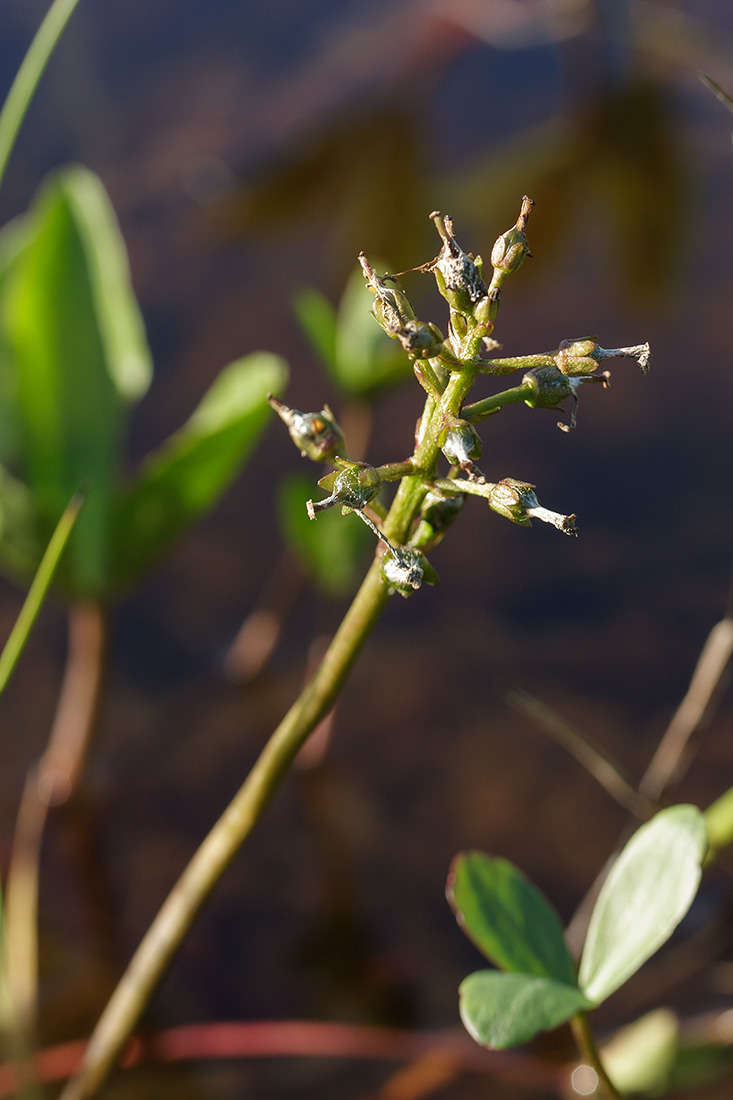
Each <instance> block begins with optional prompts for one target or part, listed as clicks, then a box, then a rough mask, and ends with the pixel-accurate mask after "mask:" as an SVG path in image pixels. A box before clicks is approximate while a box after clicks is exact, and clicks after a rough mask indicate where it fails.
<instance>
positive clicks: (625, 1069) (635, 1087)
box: [601, 1008, 680, 1096]
mask: <svg viewBox="0 0 733 1100" xmlns="http://www.w3.org/2000/svg"><path fill="white" fill-rule="evenodd" d="M679 1036H680V1027H679V1020H678V1019H677V1017H676V1016H675V1014H674V1012H672V1011H671V1010H670V1009H668V1008H657V1009H655V1010H654V1011H653V1012H648V1013H647V1014H646V1016H642V1017H641V1019H639V1020H635V1021H634V1023H633V1024H629V1025H628V1027H624V1028H622V1029H621V1031H619V1032H617V1033H616V1034H615V1035H614V1037H613V1038H612V1039H611V1040H610V1042H608V1043H606V1045H605V1046H604V1047H603V1049H602V1051H601V1061H602V1062H603V1068H604V1069H605V1070H606V1073H607V1074H608V1076H609V1077H610V1078H611V1080H612V1081H613V1083H614V1085H615V1086H616V1088H617V1089H618V1091H619V1092H620V1093H623V1094H624V1095H626V1093H645V1094H646V1095H650V1096H659V1095H660V1094H661V1093H663V1092H666V1090H667V1085H668V1082H669V1078H670V1074H671V1073H672V1068H673V1066H674V1064H675V1062H676V1060H677V1054H678V1050H679Z"/></svg>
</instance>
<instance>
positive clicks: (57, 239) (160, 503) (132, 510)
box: [0, 0, 286, 1032]
mask: <svg viewBox="0 0 733 1100" xmlns="http://www.w3.org/2000/svg"><path fill="white" fill-rule="evenodd" d="M75 4H76V0H56V2H55V3H54V4H53V5H52V6H51V8H50V10H49V13H48V15H47V17H46V20H45V21H44V23H43V24H42V26H41V28H40V30H39V32H38V34H37V36H36V38H35V40H34V42H33V44H32V45H31V47H30V49H29V51H28V54H27V57H26V60H25V61H24V63H23V65H22V66H21V69H20V71H19V73H18V76H17V78H16V80H15V82H14V84H13V86H12V88H11V91H10V93H9V95H8V99H7V101H6V103H5V105H4V107H3V109H2V111H1V112H0V178H1V176H2V173H3V171H4V168H5V164H6V163H7V158H8V156H9V154H10V151H11V149H12V145H13V141H14V139H15V136H16V135H17V132H18V129H19V127H20V124H21V122H22V119H23V117H24V115H25V112H26V110H27V107H28V104H29V102H30V99H31V97H32V94H33V91H34V90H35V87H36V86H37V84H38V82H39V80H40V78H41V75H42V73H43V69H44V67H45V65H46V63H47V61H48V59H49V57H50V54H51V52H52V50H53V47H54V45H55V43H56V41H57V40H58V37H59V35H60V34H61V31H62V30H63V27H64V26H65V24H66V21H67V20H68V18H69V16H70V15H71V13H72V11H73V9H74V7H75ZM151 376H152V360H151V355H150V350H149V348H148V345H147V341H146V338H145V332H144V326H143V321H142V317H141V314H140V310H139V307H138V305H137V302H136V299H135V296H134V293H133V290H132V287H131V284H130V278H129V270H128V261H127V255H126V251H125V246H124V242H123V239H122V236H121V234H120V230H119V226H118V224H117V220H116V218H115V215H114V213H113V210H112V207H111V204H110V202H109V199H108V197H107V195H106V192H105V190H104V187H103V185H102V183H101V181H100V180H99V179H98V178H97V177H96V176H95V175H94V174H93V173H92V172H90V171H88V170H87V169H85V168H82V167H70V168H65V169H62V170H59V171H57V172H55V173H54V174H53V175H52V176H50V177H49V178H48V179H47V180H46V181H45V183H44V184H43V186H42V187H41V188H40V190H39V193H38V195H37V196H36V198H35V200H34V202H33V205H32V206H31V209H30V210H29V212H28V213H27V214H24V215H23V216H21V217H19V218H16V219H15V220H14V221H13V222H11V223H10V224H8V225H7V226H5V227H4V228H3V229H2V231H0V569H1V570H2V571H3V572H4V573H5V574H6V575H7V576H9V577H11V578H12V579H13V580H14V581H16V582H19V583H20V584H23V585H25V584H31V582H33V578H34V576H35V577H36V580H35V582H33V585H32V587H31V594H30V597H29V602H27V603H26V605H25V608H24V612H23V613H22V615H21V622H20V624H19V627H18V629H17V630H16V632H14V634H13V635H12V636H11V639H10V645H9V648H6V650H5V653H4V654H3V658H2V661H3V662H4V665H6V666H7V669H6V672H7V673H8V674H9V671H10V669H11V668H12V667H13V666H14V664H15V662H16V660H17V657H18V655H19V652H20V648H19V646H20V643H22V641H23V640H24V638H25V637H26V636H27V632H28V629H29V628H30V625H31V620H32V618H34V617H35V615H36V614H37V612H38V607H39V601H40V599H41V598H42V596H43V595H44V594H45V592H46V590H47V588H48V585H49V583H50V580H51V573H52V572H53V571H54V570H55V578H54V583H55V586H56V588H57V591H58V592H59V594H60V595H61V596H62V598H64V599H65V601H66V602H67V603H68V605H69V652H68V657H67V666H66V671H65V677H64V683H63V687H62V691H61V694H60V697H59V704H58V708H57V713H56V718H55V720H54V723H53V727H52V730H51V734H50V737H49V742H48V746H47V748H46V751H45V753H44V754H43V757H42V758H41V760H40V761H39V763H38V765H37V766H36V767H35V768H33V769H32V770H31V773H30V774H29V776H28V780H27V782H26V786H25V790H24V793H23V798H22V802H21V807H20V811H19V816H18V826H17V830H16V836H15V841H14V846H13V853H12V857H11V864H10V870H9V872H8V878H7V884H6V923H5V935H4V973H5V974H6V976H7V989H8V1004H9V1006H10V1008H9V1011H10V1012H11V1014H12V1018H13V1024H14V1026H15V1027H16V1028H17V1029H19V1030H20V1031H25V1032H28V1031H29V1030H30V1028H31V1027H32V1024H33V1019H34V1015H35V1001H36V987H37V944H36V905H37V893H38V888H37V872H38V862H39V858H40V846H41V840H42V834H43V829H44V823H45V820H46V816H47V811H48V807H49V806H51V805H54V804H58V803H61V802H66V801H68V800H69V799H70V798H71V796H72V794H73V793H74V790H75V787H76V784H77V782H78V780H79V777H80V775H81V772H82V769H83V765H84V760H85V757H86V755H87V752H88V749H89V744H90V741H91V737H92V733H93V728H94V718H95V713H96V709H97V701H98V696H99V691H100V686H101V679H102V666H103V655H104V641H105V634H106V619H107V614H108V611H109V608H110V607H111V605H112V604H113V603H114V602H115V600H116V599H117V598H118V597H119V596H120V595H121V594H122V593H123V592H124V591H125V590H126V589H127V588H128V587H129V586H130V585H132V584H134V583H136V582H137V581H139V579H140V578H141V576H142V575H143V573H144V572H145V570H147V569H148V568H149V567H150V566H151V565H152V564H153V563H154V562H156V561H157V560H158V559H159V558H160V557H161V556H162V555H163V554H164V553H165V552H166V550H167V549H168V548H169V547H170V545H171V544H172V542H173V541H174V540H175V539H176V538H177V537H178V536H179V535H180V534H182V533H183V532H184V531H185V530H186V528H187V527H188V526H189V525H190V524H191V523H192V522H193V521H195V520H196V519H198V518H199V517H200V516H202V515H203V514H204V513H205V512H207V511H208V510H209V509H210V508H211V507H212V506H213V505H214V504H215V503H216V501H217V500H218V498H219V497H220V495H221V494H222V492H223V491H224V490H225V489H226V487H227V485H228V484H229V483H230V482H231V481H232V479H233V478H234V477H235V475H236V474H237V473H238V472H239V470H240V469H241V467H242V464H243V462H244V461H245V460H246V458H247V456H248V454H249V453H250V451H251V449H252V447H253V446H254V445H255V443H256V441H257V439H258V437H259V435H260V433H261V431H262V428H263V427H264V424H265V422H266V420H267V419H268V417H269V416H270V412H269V409H268V405H267V401H266V396H267V394H268V393H271V392H279V391H280V390H281V389H282V387H283V385H284V382H285V376H286V367H285V363H284V361H283V360H282V359H280V358H279V357H277V356H274V355H272V354H270V353H266V352H261V353H255V354H253V355H249V356H247V357H245V358H243V359H240V360H238V361H236V362H234V363H232V364H230V365H229V366H228V367H226V368H225V369H224V370H222V371H221V373H220V374H219V375H218V377H217V378H216V379H215V380H214V382H213V383H212V385H211V387H210V388H209V390H208V392H207V393H206V394H205V395H204V397H203V398H202V400H201V402H200V404H199V406H198V407H197V408H196V410H195V411H194V412H193V414H192V415H191V417H190V418H189V420H188V421H187V422H186V423H185V424H184V425H183V426H182V427H181V428H180V429H179V430H178V431H177V432H175V433H174V434H173V435H172V436H171V437H170V438H169V439H168V440H166V441H165V442H164V443H163V444H162V445H161V446H160V447H159V448H158V450H157V451H155V452H154V453H153V454H152V455H150V456H149V457H148V458H147V459H145V460H144V461H143V462H142V463H141V464H140V466H139V467H138V469H137V470H135V471H134V472H133V474H132V476H131V477H129V478H126V477H125V476H124V473H123V467H124V446H125V436H126V428H127V418H128V414H129V410H130V408H131V407H132V406H133V405H134V404H135V403H136V402H137V401H138V400H139V399H140V398H141V397H142V396H143V395H144V394H145V392H146V390H147V388H148V386H149V384H150V380H151ZM82 484H83V485H85V486H86V490H85V491H87V492H88V499H87V500H86V503H85V507H84V508H83V510H82V511H81V513H80V514H79V516H78V519H77V518H76V513H77V512H78V508H77V507H76V505H74V508H73V513H74V517H73V518H74V519H75V520H76V522H75V523H74V524H73V530H71V526H72V525H71V523H70V521H69V519H68V516H69V513H65V510H66V509H67V505H68V503H69V500H70V499H71V498H72V497H74V495H75V494H76V493H77V492H78V490H79V487H80V485H82ZM64 514H66V515H67V519H66V520H61V521H60V517H62V515H64ZM59 523H61V535H59V534H58V532H57V534H56V536H54V535H53V532H54V530H55V529H57V525H58V524H59ZM62 536H63V537H62ZM61 542H63V544H64V545H63V546H62V545H61ZM47 547H48V548H49V549H48V550H47ZM62 550H63V553H61V551H62ZM49 555H50V557H49ZM49 562H50V563H51V565H52V567H53V568H51V567H50V565H49Z"/></svg>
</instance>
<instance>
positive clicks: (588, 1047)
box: [570, 1012, 621, 1100]
mask: <svg viewBox="0 0 733 1100" xmlns="http://www.w3.org/2000/svg"><path fill="white" fill-rule="evenodd" d="M570 1026H571V1028H572V1032H573V1038H574V1039H575V1043H576V1046H577V1048H578V1051H579V1053H580V1056H581V1058H583V1059H584V1060H585V1061H586V1062H587V1063H588V1065H590V1066H591V1067H592V1068H593V1069H594V1070H595V1073H596V1076H597V1077H598V1082H599V1084H600V1085H601V1087H602V1089H603V1091H604V1092H605V1094H606V1096H607V1097H608V1098H609V1100H621V1095H620V1093H619V1092H618V1091H617V1089H616V1087H615V1085H614V1084H613V1081H612V1080H611V1078H610V1077H609V1076H608V1074H607V1073H606V1071H605V1069H604V1068H603V1063H602V1062H601V1056H600V1054H599V1053H598V1047H597V1045H596V1040H595V1036H594V1034H593V1032H592V1031H591V1029H590V1024H589V1023H588V1016H587V1015H586V1013H585V1012H579V1013H578V1014H577V1016H573V1017H572V1019H571V1021H570Z"/></svg>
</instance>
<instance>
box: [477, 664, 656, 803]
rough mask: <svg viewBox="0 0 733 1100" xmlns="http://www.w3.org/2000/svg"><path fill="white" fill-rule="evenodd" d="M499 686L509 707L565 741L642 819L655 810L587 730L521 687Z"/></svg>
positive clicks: (606, 787) (560, 741) (607, 788)
mask: <svg viewBox="0 0 733 1100" xmlns="http://www.w3.org/2000/svg"><path fill="white" fill-rule="evenodd" d="M497 690H498V692H499V694H500V695H501V696H502V698H503V699H504V700H505V701H506V702H507V703H508V704H509V706H510V707H513V709H514V710H516V711H517V712H518V713H519V714H523V715H524V716H525V717H527V718H531V719H532V721H533V722H534V723H535V725H537V726H539V728H540V729H542V730H544V732H545V733H548V734H549V735H550V737H552V738H553V740H554V741H556V742H557V743H558V744H559V745H562V747H563V748H564V749H565V750H566V751H567V752H569V753H570V755H571V756H573V757H574V758H575V759H576V760H577V761H578V763H579V764H582V766H583V767H584V768H585V769H586V771H587V772H589V773H590V775H592V776H593V778H594V779H595V780H596V782H598V783H600V785H601V786H602V787H603V789H604V790H605V791H606V792H607V794H609V795H610V796H611V798H613V799H614V800H615V801H616V802H618V803H619V804H620V805H621V806H623V808H624V809H625V810H628V811H629V812H630V813H632V814H633V815H634V816H635V817H638V818H641V819H642V820H644V819H646V818H647V817H649V816H650V814H652V813H654V811H655V810H656V809H657V806H656V804H655V803H654V802H653V801H652V800H651V799H650V798H649V797H647V796H645V795H644V794H642V793H640V792H639V791H637V790H636V789H635V788H634V786H633V784H632V783H630V782H629V780H628V779H627V778H626V777H625V776H624V774H623V772H622V770H621V768H620V767H619V765H618V764H616V763H615V762H614V761H612V760H611V759H610V757H608V756H607V755H606V754H605V753H604V752H603V750H602V749H599V748H598V746H597V745H594V744H593V742H592V741H591V739H590V738H589V737H588V735H587V734H585V733H581V732H580V730H578V729H577V728H576V727H575V726H573V725H571V723H570V722H568V721H567V720H566V719H565V718H563V717H562V715H560V714H558V713H557V711H555V710H553V709H552V708H551V707H548V706H547V704H546V703H543V702H541V701H540V700H539V699H535V697H534V696H533V695H530V694H529V693H528V692H526V691H522V690H521V689H520V688H517V687H514V686H513V685H511V684H499V685H498V687H497Z"/></svg>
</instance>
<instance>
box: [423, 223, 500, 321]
mask: <svg viewBox="0 0 733 1100" xmlns="http://www.w3.org/2000/svg"><path fill="white" fill-rule="evenodd" d="M430 217H431V219H432V220H433V222H434V223H435V226H436V228H437V230H438V232H439V233H440V235H441V237H442V238H443V247H442V249H441V250H440V253H439V254H438V256H437V257H436V259H435V260H432V261H431V263H429V264H425V266H424V268H423V270H424V271H432V272H433V273H434V274H435V279H436V282H437V284H438V290H439V291H440V293H441V294H442V295H443V297H444V298H445V299H446V301H447V302H448V304H449V305H450V306H451V308H452V309H455V310H457V311H458V312H459V313H464V314H469V315H470V314H472V312H473V308H474V306H475V305H476V304H477V303H478V302H480V301H481V299H482V298H485V297H486V295H487V293H488V290H487V287H486V283H485V282H484V280H483V275H482V267H483V265H482V263H481V260H480V258H478V257H473V256H471V255H469V254H468V253H466V252H464V251H463V249H462V248H461V246H460V245H459V243H458V241H457V240H456V238H455V236H454V234H453V221H452V219H451V218H449V217H448V216H447V214H441V213H439V212H438V211H437V210H434V211H433V213H432V214H431V215H430Z"/></svg>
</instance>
